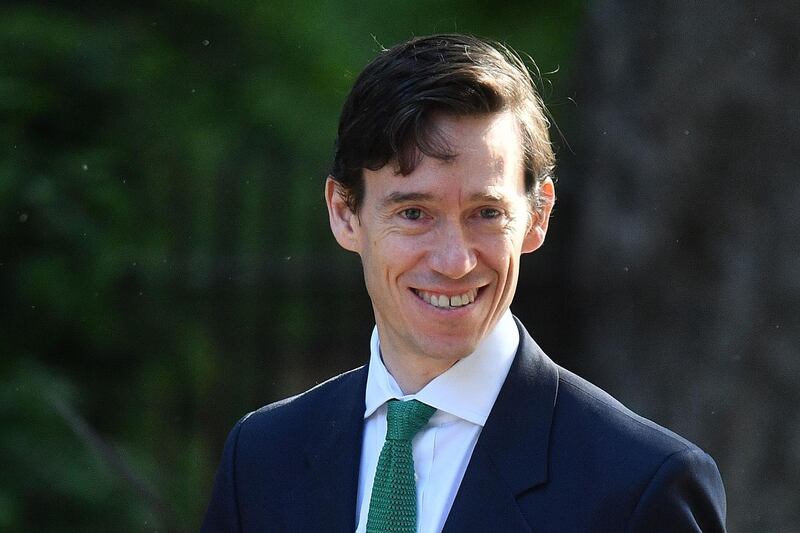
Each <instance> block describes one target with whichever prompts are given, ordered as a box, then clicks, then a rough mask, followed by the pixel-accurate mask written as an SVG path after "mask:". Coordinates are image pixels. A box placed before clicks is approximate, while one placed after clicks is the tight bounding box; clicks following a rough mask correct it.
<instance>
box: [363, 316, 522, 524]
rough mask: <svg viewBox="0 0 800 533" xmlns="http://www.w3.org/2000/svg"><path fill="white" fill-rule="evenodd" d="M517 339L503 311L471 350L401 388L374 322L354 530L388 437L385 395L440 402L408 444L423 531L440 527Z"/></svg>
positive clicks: (365, 510)
mask: <svg viewBox="0 0 800 533" xmlns="http://www.w3.org/2000/svg"><path fill="white" fill-rule="evenodd" d="M518 346H519V331H518V330H517V325H516V324H515V323H514V319H513V317H512V316H511V311H506V313H505V314H504V315H503V316H502V318H501V319H500V320H499V321H498V323H497V326H495V328H494V330H492V332H491V333H490V334H489V335H487V337H486V338H485V339H484V340H483V341H481V343H480V344H479V345H478V346H477V348H476V349H475V351H474V352H472V353H471V354H470V355H468V356H467V357H465V358H463V359H461V360H460V361H458V362H457V363H456V364H455V365H453V366H452V367H450V368H449V369H448V370H447V371H445V372H444V373H442V374H441V375H439V376H437V377H436V378H435V379H433V380H432V381H431V382H430V383H428V384H427V385H425V387H423V388H422V390H420V391H419V392H418V393H417V394H409V395H404V394H403V391H402V390H400V387H399V385H398V384H397V382H396V381H395V379H394V378H393V377H392V375H391V374H389V372H388V371H387V370H386V367H385V366H384V365H383V361H382V360H381V356H380V339H379V338H378V330H377V327H376V328H375V329H374V330H373V332H372V340H371V342H370V360H369V373H368V375H367V393H366V410H365V411H364V441H363V444H362V449H361V467H360V470H359V476H358V501H357V504H356V533H363V532H364V531H366V527H367V515H368V514H369V500H370V496H371V495H372V483H373V481H374V478H375V469H376V467H377V464H378V456H379V455H380V452H381V448H383V442H384V440H385V439H386V409H387V408H386V402H387V401H388V400H391V399H392V398H397V399H399V400H411V399H415V400H419V401H421V402H424V403H426V404H428V405H430V406H432V407H435V408H436V409H437V411H436V412H435V413H434V414H433V416H432V417H431V419H430V421H429V422H428V424H427V425H426V426H425V427H424V428H423V429H422V430H420V432H419V433H417V435H416V436H415V437H414V440H413V441H412V443H411V445H412V450H413V455H414V469H415V471H416V474H415V479H416V482H417V527H418V531H419V532H420V533H429V532H439V531H441V530H442V528H443V527H444V523H445V521H446V520H447V515H448V514H449V513H450V508H451V507H452V505H453V500H455V497H456V493H457V492H458V487H459V486H460V485H461V480H462V479H463V477H464V472H465V471H466V469H467V465H468V464H469V460H470V457H472V451H473V450H474V449H475V443H476V442H477V441H478V436H479V435H480V432H481V429H482V428H483V425H484V424H485V423H486V419H487V418H488V416H489V412H490V411H491V410H492V406H493V405H494V402H495V400H496V399H497V394H498V393H499V392H500V387H502V385H503V382H504V381H505V379H506V376H507V375H508V371H509V369H510V368H511V363H512V361H513V360H514V355H515V354H516V352H517V347H518Z"/></svg>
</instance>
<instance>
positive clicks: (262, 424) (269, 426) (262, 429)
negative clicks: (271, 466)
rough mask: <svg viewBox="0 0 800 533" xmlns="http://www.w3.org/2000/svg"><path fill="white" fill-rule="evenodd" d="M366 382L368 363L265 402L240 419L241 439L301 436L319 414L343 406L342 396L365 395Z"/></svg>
mask: <svg viewBox="0 0 800 533" xmlns="http://www.w3.org/2000/svg"><path fill="white" fill-rule="evenodd" d="M365 385H366V367H363V366H362V367H359V368H356V369H353V370H350V371H348V372H344V373H343V374H339V375H338V376H334V377H332V378H330V379H328V380H326V381H324V382H323V383H320V384H319V385H316V386H315V387H312V388H311V389H309V390H307V391H305V392H302V393H300V394H297V395H295V396H291V397H289V398H284V399H282V400H279V401H276V402H273V403H270V404H268V405H265V406H263V407H261V408H259V409H257V410H255V411H252V412H250V413H248V414H246V415H245V416H244V417H243V418H242V419H241V420H240V421H239V423H238V424H237V426H238V427H239V441H240V442H242V441H247V440H249V439H251V438H260V437H263V436H268V437H269V439H270V440H271V441H276V440H277V441H281V440H283V439H282V438H290V440H291V436H292V435H295V436H297V437H300V438H302V436H303V434H304V433H305V431H306V429H307V428H309V427H311V426H313V422H314V421H315V420H317V419H318V418H320V416H325V414H326V413H329V412H330V411H331V410H333V409H334V408H337V407H341V402H342V401H343V399H345V398H351V397H352V395H358V394H360V395H361V398H362V399H363V397H364V387H365ZM356 403H357V402H356ZM362 403H363V402H362Z"/></svg>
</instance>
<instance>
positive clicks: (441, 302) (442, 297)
mask: <svg viewBox="0 0 800 533" xmlns="http://www.w3.org/2000/svg"><path fill="white" fill-rule="evenodd" d="M413 291H414V293H416V295H417V296H419V297H420V298H422V299H423V300H425V302H427V303H429V304H430V305H432V306H434V307H443V308H455V307H464V306H465V305H469V304H471V303H472V302H474V301H475V298H476V297H477V296H478V289H470V290H468V291H467V292H465V293H464V294H457V295H455V296H447V295H446V294H440V293H436V292H430V291H421V290H418V289H413Z"/></svg>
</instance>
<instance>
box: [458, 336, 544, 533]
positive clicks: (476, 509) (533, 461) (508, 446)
mask: <svg viewBox="0 0 800 533" xmlns="http://www.w3.org/2000/svg"><path fill="white" fill-rule="evenodd" d="M517 327H518V328H519V330H520V345H519V350H518V351H517V356H516V358H515V359H514V363H513V364H512V366H511V370H510V371H509V373H508V377H507V378H506V381H505V383H504V384H503V387H502V389H501V390H500V394H499V396H498V397H497V401H496V402H495V404H494V407H493V408H492V412H491V413H490V414H489V418H488V420H487V421H486V425H485V426H484V428H483V430H482V431H481V435H480V437H479V438H478V442H477V444H476V446H475V451H474V452H473V454H472V458H471V459H470V463H469V466H468V467H467V471H466V473H465V475H464V479H463V480H462V482H461V487H460V488H459V491H458V494H457V495H456V499H455V501H454V502H453V507H452V508H451V510H450V515H449V517H448V520H447V522H446V524H445V527H444V531H445V532H449V531H453V532H455V531H476V530H479V531H483V530H486V531H491V530H496V531H530V526H529V525H528V523H527V522H526V521H525V519H524V517H523V515H522V514H521V512H520V510H519V507H518V505H517V503H516V496H517V495H519V494H520V493H522V492H524V491H526V490H528V489H530V488H533V487H535V486H537V485H540V484H542V483H545V482H546V481H547V462H548V453H549V441H550V438H549V437H550V427H551V423H552V419H553V409H554V405H555V401H556V395H557V393H558V368H557V367H556V365H555V364H554V363H553V362H552V361H551V360H550V359H549V358H548V357H547V356H546V355H545V354H544V352H542V350H541V348H539V346H538V345H537V344H536V343H535V342H534V341H533V339H532V338H531V337H530V335H529V334H528V332H527V331H526V330H525V328H524V327H523V326H522V324H521V323H520V322H519V321H518V320H517ZM484 526H485V527H484Z"/></svg>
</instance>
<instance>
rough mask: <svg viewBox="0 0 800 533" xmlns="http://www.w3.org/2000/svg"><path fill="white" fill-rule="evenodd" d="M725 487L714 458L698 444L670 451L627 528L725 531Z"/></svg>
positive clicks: (627, 529) (678, 531)
mask: <svg viewBox="0 0 800 533" xmlns="http://www.w3.org/2000/svg"><path fill="white" fill-rule="evenodd" d="M725 512H726V503H725V489H724V487H723V486H722V478H721V477H720V474H719V470H718V469H717V465H716V464H715V463H714V460H713V459H712V458H711V457H710V456H709V455H708V454H706V453H705V452H703V451H702V450H700V449H698V448H692V449H686V450H683V451H680V452H676V453H674V454H672V455H670V456H669V457H668V458H667V459H666V460H665V461H664V462H663V463H662V465H661V466H660V467H659V469H658V470H657V471H656V473H655V474H654V475H653V477H652V479H651V480H650V483H649V484H648V485H647V487H646V488H645V490H644V491H643V492H642V495H641V497H640V498H639V502H638V504H637V505H636V508H635V510H634V511H633V514H632V515H631V519H630V520H629V522H628V527H627V528H626V531H627V532H630V533H634V532H659V531H664V532H673V533H680V532H690V531H701V532H704V533H718V532H723V533H724V532H725Z"/></svg>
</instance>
